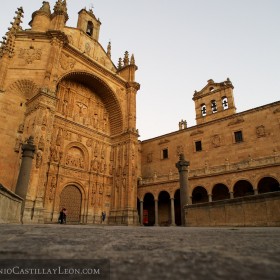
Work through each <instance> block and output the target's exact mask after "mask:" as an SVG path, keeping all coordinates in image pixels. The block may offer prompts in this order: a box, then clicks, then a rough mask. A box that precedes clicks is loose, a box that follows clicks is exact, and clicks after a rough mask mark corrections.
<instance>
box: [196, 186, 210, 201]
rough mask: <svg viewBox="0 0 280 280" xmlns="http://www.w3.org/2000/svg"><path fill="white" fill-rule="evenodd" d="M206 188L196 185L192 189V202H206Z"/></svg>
mask: <svg viewBox="0 0 280 280" xmlns="http://www.w3.org/2000/svg"><path fill="white" fill-rule="evenodd" d="M208 201H209V199H208V193H207V190H206V189H205V188H204V187H202V186H197V187H195V188H194V189H193V191H192V204H196V203H203V202H208Z"/></svg>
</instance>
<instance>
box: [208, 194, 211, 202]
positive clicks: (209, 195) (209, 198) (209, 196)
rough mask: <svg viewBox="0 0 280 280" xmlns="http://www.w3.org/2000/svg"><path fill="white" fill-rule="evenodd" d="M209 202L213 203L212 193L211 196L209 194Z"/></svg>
mask: <svg viewBox="0 0 280 280" xmlns="http://www.w3.org/2000/svg"><path fill="white" fill-rule="evenodd" d="M208 201H209V202H212V193H209V194H208Z"/></svg>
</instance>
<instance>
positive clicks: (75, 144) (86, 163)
mask: <svg viewBox="0 0 280 280" xmlns="http://www.w3.org/2000/svg"><path fill="white" fill-rule="evenodd" d="M72 148H79V149H80V150H81V151H82V153H83V156H84V159H83V160H84V168H82V167H81V168H82V169H85V170H88V169H89V153H88V149H87V148H86V147H85V146H84V145H83V144H81V143H79V142H71V143H69V144H68V145H67V146H66V147H65V154H64V155H65V156H64V159H63V162H64V164H66V163H67V154H68V151H69V150H70V149H72Z"/></svg>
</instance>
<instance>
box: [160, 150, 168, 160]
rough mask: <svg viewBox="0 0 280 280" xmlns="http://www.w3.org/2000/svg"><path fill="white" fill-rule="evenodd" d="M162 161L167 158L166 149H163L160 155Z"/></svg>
mask: <svg viewBox="0 0 280 280" xmlns="http://www.w3.org/2000/svg"><path fill="white" fill-rule="evenodd" d="M161 158H162V159H166V158H168V149H163V150H162V154H161Z"/></svg>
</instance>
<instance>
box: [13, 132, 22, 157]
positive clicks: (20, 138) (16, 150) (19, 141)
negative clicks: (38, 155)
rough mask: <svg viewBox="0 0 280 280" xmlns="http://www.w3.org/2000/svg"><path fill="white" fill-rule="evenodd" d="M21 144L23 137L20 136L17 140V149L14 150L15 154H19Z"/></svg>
mask: <svg viewBox="0 0 280 280" xmlns="http://www.w3.org/2000/svg"><path fill="white" fill-rule="evenodd" d="M21 144H22V136H21V135H18V137H17V138H16V144H15V148H14V151H15V152H17V153H18V152H19V150H20V146H21Z"/></svg>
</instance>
